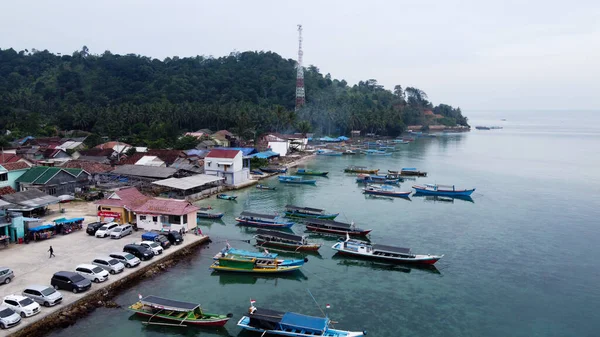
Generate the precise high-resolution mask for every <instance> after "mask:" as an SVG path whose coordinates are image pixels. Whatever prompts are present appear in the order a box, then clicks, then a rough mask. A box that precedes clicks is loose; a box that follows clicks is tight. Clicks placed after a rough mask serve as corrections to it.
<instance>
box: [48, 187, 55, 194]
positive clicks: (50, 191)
mask: <svg viewBox="0 0 600 337" xmlns="http://www.w3.org/2000/svg"><path fill="white" fill-rule="evenodd" d="M48 194H49V195H55V194H56V187H50V188H49V189H48Z"/></svg>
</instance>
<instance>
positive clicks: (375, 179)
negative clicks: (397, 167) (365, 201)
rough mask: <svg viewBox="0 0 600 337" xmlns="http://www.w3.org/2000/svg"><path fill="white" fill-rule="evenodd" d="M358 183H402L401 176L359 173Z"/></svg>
mask: <svg viewBox="0 0 600 337" xmlns="http://www.w3.org/2000/svg"><path fill="white" fill-rule="evenodd" d="M356 182H357V183H363V184H385V185H398V184H400V178H392V177H388V176H379V175H370V174H359V175H358V176H357V177H356Z"/></svg>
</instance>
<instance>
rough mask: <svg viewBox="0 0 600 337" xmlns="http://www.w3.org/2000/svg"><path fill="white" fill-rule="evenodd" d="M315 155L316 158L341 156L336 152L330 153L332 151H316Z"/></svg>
mask: <svg viewBox="0 0 600 337" xmlns="http://www.w3.org/2000/svg"><path fill="white" fill-rule="evenodd" d="M317 155H318V156H331V157H338V156H341V155H342V153H341V152H338V151H332V150H317Z"/></svg>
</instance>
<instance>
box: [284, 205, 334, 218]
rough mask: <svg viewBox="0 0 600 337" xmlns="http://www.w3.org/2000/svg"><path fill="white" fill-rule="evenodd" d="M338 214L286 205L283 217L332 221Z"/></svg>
mask: <svg viewBox="0 0 600 337" xmlns="http://www.w3.org/2000/svg"><path fill="white" fill-rule="evenodd" d="M338 215H340V213H332V214H328V213H325V211H324V210H322V209H319V208H310V207H299V206H294V205H286V206H285V216H287V217H290V218H311V219H327V220H333V219H335V218H336V217H337V216H338Z"/></svg>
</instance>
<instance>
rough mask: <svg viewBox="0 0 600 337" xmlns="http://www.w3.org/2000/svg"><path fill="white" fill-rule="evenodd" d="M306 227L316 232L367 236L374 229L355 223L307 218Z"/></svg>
mask: <svg viewBox="0 0 600 337" xmlns="http://www.w3.org/2000/svg"><path fill="white" fill-rule="evenodd" d="M305 222H306V223H305V224H306V229H307V230H309V231H314V232H323V233H329V234H337V235H342V236H345V235H346V234H349V235H351V236H366V235H368V234H369V233H371V231H372V229H362V228H358V227H356V225H355V224H354V222H353V223H345V222H338V221H333V220H322V219H307V220H306V221H305Z"/></svg>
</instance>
